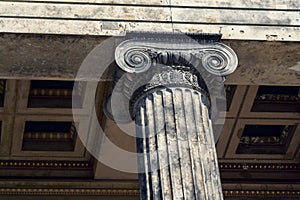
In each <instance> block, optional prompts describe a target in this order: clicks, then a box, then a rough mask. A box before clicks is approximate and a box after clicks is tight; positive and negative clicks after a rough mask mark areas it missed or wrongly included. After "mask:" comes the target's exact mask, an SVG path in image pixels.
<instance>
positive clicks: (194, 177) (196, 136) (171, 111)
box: [135, 86, 223, 200]
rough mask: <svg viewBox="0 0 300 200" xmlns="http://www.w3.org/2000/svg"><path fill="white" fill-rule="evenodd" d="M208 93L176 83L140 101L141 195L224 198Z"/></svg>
mask: <svg viewBox="0 0 300 200" xmlns="http://www.w3.org/2000/svg"><path fill="white" fill-rule="evenodd" d="M207 98H208V97H207V96H206V95H205V94H204V93H201V92H200V91H198V90H195V89H192V88H185V87H175V86H173V87H168V88H155V89H152V90H150V91H147V92H145V93H144V94H143V95H142V96H141V97H140V98H139V100H138V101H137V103H136V106H135V116H136V117H135V119H136V124H137V136H138V137H137V150H138V153H140V154H139V157H138V165H139V170H140V174H139V180H140V190H141V199H143V200H144V199H147V200H148V199H154V200H159V199H168V200H169V199H174V200H175V199H176V200H178V199H185V200H192V199H195V200H200V199H201V200H202V199H203V200H208V199H211V200H220V199H223V197H222V189H221V183H220V177H219V170H218V164H217V156H216V150H215V142H214V139H213V133H212V123H211V120H210V116H209V108H208V105H207Z"/></svg>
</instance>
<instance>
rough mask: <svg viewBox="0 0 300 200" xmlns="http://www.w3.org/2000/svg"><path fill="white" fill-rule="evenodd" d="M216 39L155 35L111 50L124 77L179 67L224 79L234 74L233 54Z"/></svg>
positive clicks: (132, 40) (201, 36)
mask: <svg viewBox="0 0 300 200" xmlns="http://www.w3.org/2000/svg"><path fill="white" fill-rule="evenodd" d="M216 36H218V35H208V34H198V35H192V36H189V35H181V34H170V33H169V34H165V35H162V34H159V35H157V36H156V37H155V34H147V35H146V36H144V35H142V36H141V37H135V38H131V39H128V40H125V41H123V42H122V43H121V44H119V45H118V46H117V48H116V50H115V60H116V63H117V64H118V66H119V67H120V68H121V69H123V70H124V71H125V72H128V73H142V72H146V71H148V70H149V69H150V68H153V67H161V66H181V67H194V68H195V69H196V70H201V68H204V69H205V70H207V72H209V73H211V74H214V75H217V76H226V75H229V74H231V73H232V72H234V71H235V69H236V67H237V64H238V59H237V56H236V54H235V52H234V51H233V50H232V49H231V48H230V47H228V46H226V45H225V44H223V43H220V40H219V38H218V37H216Z"/></svg>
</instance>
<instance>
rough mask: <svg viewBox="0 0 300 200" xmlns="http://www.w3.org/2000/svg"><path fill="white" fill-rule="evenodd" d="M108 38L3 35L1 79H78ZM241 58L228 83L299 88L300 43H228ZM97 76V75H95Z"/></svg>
mask: <svg viewBox="0 0 300 200" xmlns="http://www.w3.org/2000/svg"><path fill="white" fill-rule="evenodd" d="M106 38H107V37H97V36H62V35H60V36H57V35H33V34H22V35H21V34H1V35H0V77H1V78H20V79H31V78H36V79H74V78H75V76H76V73H77V70H78V69H79V67H80V65H81V63H82V61H83V60H84V58H85V57H86V56H87V55H88V53H89V52H90V51H91V50H92V49H93V48H94V47H96V46H97V45H98V44H100V43H101V41H103V40H104V39H106ZM224 43H225V44H227V45H229V46H230V47H232V48H233V49H234V51H235V52H236V53H237V55H238V58H239V66H238V68H237V70H236V71H235V72H234V73H233V74H231V75H229V76H227V80H226V83H228V84H238V85H257V84H261V85H263V84H265V85H299V84H300V77H299V74H300V72H299V70H297V69H298V68H299V67H298V68H297V66H299V62H300V54H299V52H300V43H298V42H260V41H232V40H230V41H229V40H228V41H224ZM91 73H93V72H91Z"/></svg>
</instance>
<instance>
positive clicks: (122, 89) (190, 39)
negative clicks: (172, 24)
mask: <svg viewBox="0 0 300 200" xmlns="http://www.w3.org/2000/svg"><path fill="white" fill-rule="evenodd" d="M220 39H221V35H220V34H192V35H185V34H174V33H129V34H127V36H126V37H125V39H124V40H123V41H122V42H121V43H120V44H119V45H118V46H117V47H116V50H115V61H116V64H117V65H118V67H119V69H120V70H117V72H116V73H115V81H114V84H113V87H114V92H113V94H112V98H113V97H114V96H115V99H118V101H114V102H115V103H111V102H110V101H111V100H108V106H106V109H105V111H106V114H107V115H108V116H111V118H113V119H114V120H115V121H118V122H126V121H130V120H131V119H132V117H131V116H129V114H128V112H132V107H133V104H134V103H135V101H136V100H137V99H138V98H139V97H140V96H141V95H143V94H145V93H147V92H148V91H150V90H155V88H160V87H187V88H192V89H195V90H197V91H200V92H201V93H203V94H205V96H207V97H208V98H207V99H208V101H207V102H208V106H210V107H212V108H213V109H210V111H211V113H212V116H217V115H218V114H217V113H218V112H219V111H218V109H216V108H217V106H216V102H217V98H220V97H222V98H225V94H224V88H223V87H222V86H223V82H224V80H225V78H224V77H225V76H226V75H228V74H230V73H232V72H234V70H235V69H236V67H237V64H238V59H237V56H236V54H235V52H234V51H233V50H232V49H231V48H230V47H228V46H226V45H225V44H223V43H221V42H220ZM222 90H223V91H222ZM116 102H117V103H116ZM130 107H131V109H130ZM111 109H114V111H112V110H111ZM126 109H129V111H128V112H127V111H125V112H127V113H126V114H125V115H123V114H122V112H123V113H124V110H126ZM118 110H119V111H120V112H119V111H118ZM112 112H113V113H114V114H112ZM131 115H132V113H131ZM126 116H127V117H126ZM124 118H127V120H126V119H124Z"/></svg>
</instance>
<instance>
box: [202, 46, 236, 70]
mask: <svg viewBox="0 0 300 200" xmlns="http://www.w3.org/2000/svg"><path fill="white" fill-rule="evenodd" d="M218 46H219V47H218V48H213V49H211V50H210V49H209V50H204V55H203V56H202V59H201V62H202V66H203V67H204V68H205V69H206V70H207V71H208V72H209V73H211V74H214V75H217V76H226V75H229V74H231V73H233V72H234V71H235V70H236V68H237V60H238V59H237V56H236V54H235V52H234V51H233V50H232V49H230V48H229V47H227V46H226V45H223V44H218Z"/></svg>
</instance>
